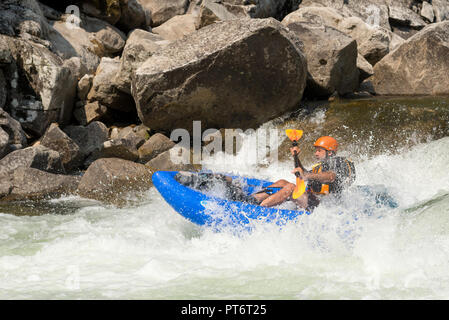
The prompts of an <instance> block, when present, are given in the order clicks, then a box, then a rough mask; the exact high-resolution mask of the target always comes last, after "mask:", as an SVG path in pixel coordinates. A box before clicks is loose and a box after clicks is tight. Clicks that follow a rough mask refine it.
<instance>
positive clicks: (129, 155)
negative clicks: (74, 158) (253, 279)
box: [99, 137, 139, 161]
mask: <svg viewBox="0 0 449 320" xmlns="http://www.w3.org/2000/svg"><path fill="white" fill-rule="evenodd" d="M136 143H139V142H138V141H137V139H131V137H128V138H127V139H126V138H121V139H114V140H108V141H105V142H104V143H103V148H102V149H101V153H100V156H99V157H100V158H120V159H124V160H129V161H136V160H137V159H138V158H139V153H138V152H137V147H136Z"/></svg>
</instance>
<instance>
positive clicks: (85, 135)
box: [64, 121, 108, 159]
mask: <svg viewBox="0 0 449 320" xmlns="http://www.w3.org/2000/svg"><path fill="white" fill-rule="evenodd" d="M64 132H65V133H66V134H67V135H68V136H69V137H70V139H72V140H73V141H75V143H76V144H77V145H78V146H79V148H80V152H81V154H82V156H83V158H84V159H86V158H88V157H89V156H91V155H92V154H93V153H95V152H97V151H99V150H101V149H102V148H103V143H104V142H105V141H107V140H108V128H107V127H106V126H105V125H104V123H102V122H100V121H93V122H91V123H90V124H89V125H87V126H67V127H65V128H64Z"/></svg>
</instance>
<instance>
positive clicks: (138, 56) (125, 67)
mask: <svg viewBox="0 0 449 320" xmlns="http://www.w3.org/2000/svg"><path fill="white" fill-rule="evenodd" d="M166 44H168V41H166V40H164V39H163V38H162V37H160V36H158V35H156V34H154V33H151V32H148V31H145V30H141V29H136V30H134V31H132V32H131V33H130V34H129V36H128V39H127V40H126V45H125V47H124V49H123V53H122V56H121V58H120V67H119V70H118V73H117V76H116V77H115V79H114V82H115V83H116V85H117V87H118V88H119V90H121V91H123V92H126V93H129V94H131V78H132V75H133V73H134V71H135V70H136V69H137V68H138V67H139V66H140V65H141V64H142V63H143V62H145V61H146V60H147V59H148V58H149V57H151V56H152V55H153V52H155V51H157V50H159V48H160V47H161V46H164V45H166Z"/></svg>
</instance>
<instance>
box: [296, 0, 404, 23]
mask: <svg viewBox="0 0 449 320" xmlns="http://www.w3.org/2000/svg"><path fill="white" fill-rule="evenodd" d="M392 1H396V2H397V0H392ZM305 7H328V8H332V9H334V10H336V11H337V12H338V13H339V14H340V15H342V16H343V17H346V18H347V17H359V18H361V19H362V20H363V21H364V22H365V23H367V24H369V25H371V26H374V27H383V28H385V29H386V30H391V27H390V23H389V15H388V13H389V9H388V3H387V2H386V0H357V1H351V0H349V1H343V0H342V1H335V0H303V1H301V4H300V5H299V9H301V8H305ZM331 26H332V25H331Z"/></svg>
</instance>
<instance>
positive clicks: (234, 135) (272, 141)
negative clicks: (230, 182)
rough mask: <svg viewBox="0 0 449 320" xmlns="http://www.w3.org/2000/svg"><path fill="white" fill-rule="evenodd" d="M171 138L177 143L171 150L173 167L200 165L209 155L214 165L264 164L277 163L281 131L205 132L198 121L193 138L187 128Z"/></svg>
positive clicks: (213, 130)
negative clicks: (233, 163) (232, 163)
mask: <svg viewBox="0 0 449 320" xmlns="http://www.w3.org/2000/svg"><path fill="white" fill-rule="evenodd" d="M170 139H171V140H172V141H175V142H177V144H176V145H175V146H174V147H173V148H172V149H170V160H171V161H172V162H173V163H175V164H202V163H203V161H204V160H205V159H210V158H211V156H213V157H214V158H213V159H214V163H216V164H223V165H226V164H231V163H230V162H233V161H239V163H241V162H244V163H246V164H265V163H267V162H270V163H276V162H277V160H278V152H277V147H278V146H279V141H280V130H278V129H274V128H271V129H258V130H254V129H247V130H245V131H243V130H242V129H224V130H217V129H207V130H205V131H204V132H202V131H201V121H193V130H192V135H191V134H190V133H189V131H187V130H186V129H175V130H173V131H172V133H171V135H170ZM237 153H238V154H239V156H238V158H237V157H235V155H236V154H237Z"/></svg>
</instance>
